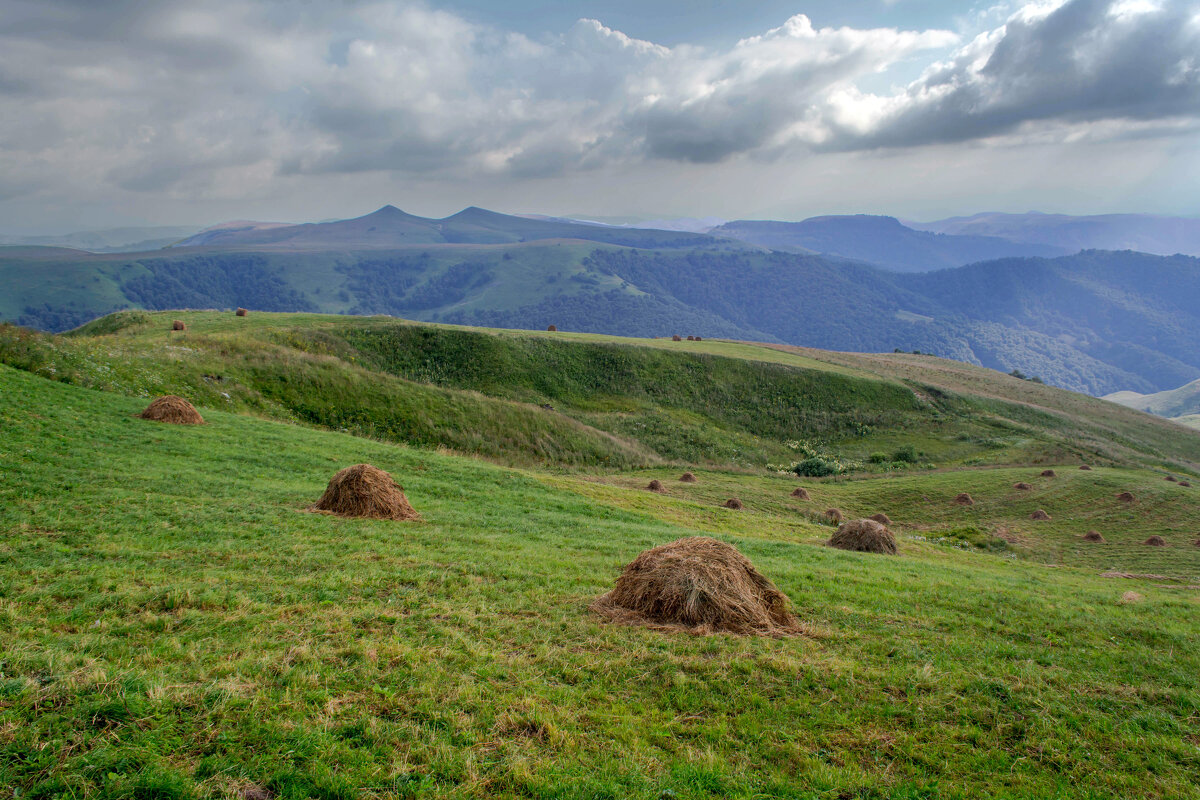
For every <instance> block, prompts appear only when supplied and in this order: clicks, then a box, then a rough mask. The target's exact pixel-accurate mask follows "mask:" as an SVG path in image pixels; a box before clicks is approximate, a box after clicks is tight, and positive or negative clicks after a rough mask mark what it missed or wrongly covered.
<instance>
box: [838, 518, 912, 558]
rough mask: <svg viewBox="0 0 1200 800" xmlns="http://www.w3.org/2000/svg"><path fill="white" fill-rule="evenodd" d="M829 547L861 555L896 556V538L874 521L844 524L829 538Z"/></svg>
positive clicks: (855, 521)
mask: <svg viewBox="0 0 1200 800" xmlns="http://www.w3.org/2000/svg"><path fill="white" fill-rule="evenodd" d="M829 546H830V547H836V548H838V549H839V550H854V551H856V552H859V553H883V554H884V555H889V556H894V555H896V537H895V536H892V532H891V531H889V530H888V529H887V528H886V527H884V526H883V525H882V524H880V523H878V522H876V521H875V520H873V519H855V520H851V521H850V522H844V523H842V524H841V525H839V526H838V529H837V530H836V531H835V532H834V534H833V536H831V537H830V538H829Z"/></svg>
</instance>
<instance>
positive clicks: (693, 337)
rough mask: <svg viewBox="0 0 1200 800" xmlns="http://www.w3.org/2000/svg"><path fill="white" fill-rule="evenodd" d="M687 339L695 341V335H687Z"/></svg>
mask: <svg viewBox="0 0 1200 800" xmlns="http://www.w3.org/2000/svg"><path fill="white" fill-rule="evenodd" d="M687 340H688V341H689V342H694V341H696V337H695V336H689V337H687Z"/></svg>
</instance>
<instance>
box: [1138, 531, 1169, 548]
mask: <svg viewBox="0 0 1200 800" xmlns="http://www.w3.org/2000/svg"><path fill="white" fill-rule="evenodd" d="M1142 544H1148V545H1150V546H1151V547H1166V546H1167V540H1166V539H1164V538H1163V537H1161V536H1159V535H1158V534H1157V533H1156V534H1154V535H1153V536H1151V537H1150V538H1149V539H1147V540H1146V541H1144V542H1142Z"/></svg>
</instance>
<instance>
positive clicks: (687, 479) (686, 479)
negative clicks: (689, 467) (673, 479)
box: [679, 472, 696, 483]
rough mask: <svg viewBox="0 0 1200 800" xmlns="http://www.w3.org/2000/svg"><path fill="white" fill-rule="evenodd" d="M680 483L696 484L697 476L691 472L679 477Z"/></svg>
mask: <svg viewBox="0 0 1200 800" xmlns="http://www.w3.org/2000/svg"><path fill="white" fill-rule="evenodd" d="M679 482H680V483H696V476H695V475H693V474H692V473H690V472H685V473H683V474H682V475H680V476H679Z"/></svg>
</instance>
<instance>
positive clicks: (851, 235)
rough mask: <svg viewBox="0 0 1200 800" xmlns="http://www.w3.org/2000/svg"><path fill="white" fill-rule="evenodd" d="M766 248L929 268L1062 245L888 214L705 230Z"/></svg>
mask: <svg viewBox="0 0 1200 800" xmlns="http://www.w3.org/2000/svg"><path fill="white" fill-rule="evenodd" d="M709 233H710V234H712V235H714V236H722V237H728V238H731V239H739V240H741V241H744V242H749V243H751V244H756V245H760V246H762V247H767V248H770V249H771V250H795V251H799V252H812V253H824V254H827V255H832V256H841V257H843V258H852V259H856V260H858V261H866V262H869V263H871V264H875V265H877V266H880V267H883V268H885V269H890V270H896V271H898V272H929V271H930V270H937V269H945V268H947V267H959V266H962V265H964V264H971V263H974V262H976V261H990V260H992V259H997V258H1007V257H1012V256H1057V255H1065V254H1067V253H1068V252H1070V251H1069V250H1068V249H1066V248H1063V247H1059V246H1056V245H1053V244H1045V243H1036V244H1034V243H1029V244H1027V243H1018V242H1013V241H1009V240H1007V239H1003V238H999V237H995V236H980V235H949V234H946V233H929V232H927V231H920V230H913V229H912V228H910V227H907V226H905V225H903V224H901V223H900V221H899V220H897V219H895V218H894V217H878V216H871V215H868V214H857V215H852V216H824V217H812V218H811V219H806V220H804V221H802V222H772V221H758V220H736V221H733V222H727V223H725V224H723V225H720V226H717V227H715V228H712V229H711V230H709Z"/></svg>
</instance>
